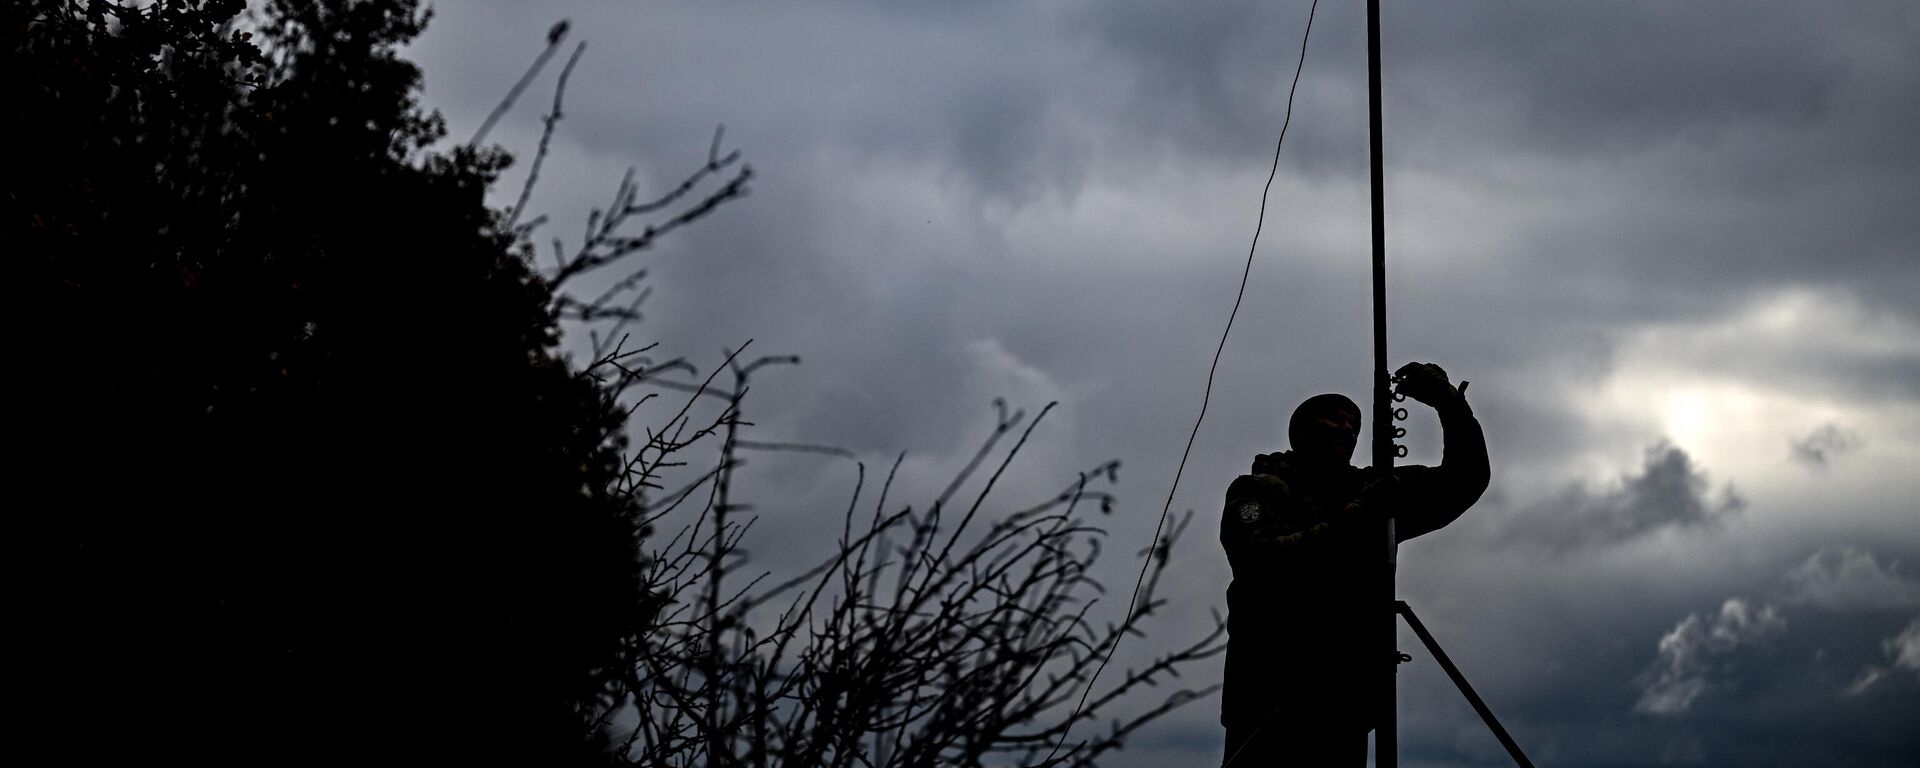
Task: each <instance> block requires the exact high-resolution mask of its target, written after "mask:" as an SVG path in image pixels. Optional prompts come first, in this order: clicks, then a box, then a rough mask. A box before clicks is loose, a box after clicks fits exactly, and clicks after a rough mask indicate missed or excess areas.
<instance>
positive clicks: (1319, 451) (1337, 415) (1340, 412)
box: [1293, 403, 1360, 464]
mask: <svg viewBox="0 0 1920 768" xmlns="http://www.w3.org/2000/svg"><path fill="white" fill-rule="evenodd" d="M1300 416H1301V418H1300V419H1298V420H1297V421H1296V422H1295V425H1296V427H1298V429H1297V431H1296V432H1295V434H1294V435H1293V452H1294V453H1296V454H1299V455H1300V457H1301V458H1303V459H1306V460H1307V461H1309V462H1312V463H1315V464H1347V463H1349V462H1351V461H1352V460H1353V449H1354V446H1355V445H1357V444H1358V443H1359V440H1360V413H1359V412H1358V411H1356V410H1353V409H1351V408H1348V407H1346V406H1345V405H1342V404H1337V403H1327V404H1325V405H1318V406H1315V407H1312V408H1310V409H1309V410H1306V411H1304V412H1302V413H1301V414H1300Z"/></svg>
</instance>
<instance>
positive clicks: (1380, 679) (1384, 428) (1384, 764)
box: [1365, 0, 1400, 768]
mask: <svg viewBox="0 0 1920 768" xmlns="http://www.w3.org/2000/svg"><path fill="white" fill-rule="evenodd" d="M1367 150H1368V156H1369V159H1370V160H1371V164H1372V166H1373V167H1372V181H1373V467H1374V470H1375V471H1377V472H1383V473H1384V472H1391V471H1392V470H1393V459H1394V453H1395V449H1394V444H1393V436H1394V430H1393V415H1392V414H1393V395H1392V393H1391V391H1390V389H1389V383H1388V374H1387V214H1386V205H1385V202H1384V200H1383V197H1382V188H1383V187H1384V186H1385V185H1384V184H1383V183H1382V181H1381V172H1380V168H1381V160H1380V0H1367ZM1385 539H1386V541H1385V543H1386V555H1387V557H1386V561H1385V562H1384V563H1382V564H1381V577H1380V581H1381V585H1380V595H1379V609H1380V610H1379V615H1378V617H1377V618H1376V619H1375V623H1376V624H1377V625H1378V626H1379V630H1378V631H1379V632H1381V633H1383V636H1382V637H1381V638H1380V639H1381V640H1382V641H1384V642H1383V643H1382V644H1381V648H1380V653H1379V654H1378V655H1377V656H1375V661H1374V662H1373V663H1372V664H1371V665H1370V666H1372V667H1373V670H1369V671H1370V672H1371V673H1372V674H1373V675H1376V676H1377V677H1375V678H1374V679H1370V680H1368V681H1366V683H1365V684H1366V685H1370V686H1378V690H1379V695H1378V698H1377V701H1378V702H1379V706H1380V707H1381V713H1380V716H1379V719H1378V720H1377V721H1376V722H1377V726H1376V729H1375V731H1374V736H1373V755H1374V757H1373V761H1374V762H1373V764H1374V765H1375V766H1376V768H1395V767H1396V766H1398V765H1399V763H1400V757H1399V751H1400V736H1399V733H1398V731H1397V729H1398V727H1399V724H1398V722H1397V717H1396V716H1397V712H1396V708H1397V704H1398V701H1397V699H1398V698H1399V691H1398V686H1397V681H1396V680H1395V677H1396V676H1397V674H1398V669H1397V667H1398V666H1399V661H1398V658H1399V651H1398V650H1397V649H1398V643H1397V642H1396V638H1395V635H1396V633H1397V632H1398V630H1399V616H1398V615H1397V613H1396V612H1395V605H1396V604H1397V603H1398V598H1397V597H1396V596H1395V595H1394V584H1393V580H1394V569H1395V567H1396V565H1395V564H1396V561H1397V560H1398V558H1399V550H1400V544H1399V540H1398V538H1397V537H1395V536H1394V521H1393V518H1387V522H1386V531H1385Z"/></svg>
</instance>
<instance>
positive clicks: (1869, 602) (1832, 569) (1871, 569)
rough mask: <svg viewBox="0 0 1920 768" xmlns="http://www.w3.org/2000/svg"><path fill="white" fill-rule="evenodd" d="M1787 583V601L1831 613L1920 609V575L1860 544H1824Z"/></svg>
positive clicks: (1794, 570) (1792, 574)
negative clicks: (1909, 572) (1906, 570)
mask: <svg viewBox="0 0 1920 768" xmlns="http://www.w3.org/2000/svg"><path fill="white" fill-rule="evenodd" d="M1786 582H1787V586H1786V592H1785V599H1786V600H1787V601H1788V602H1790V603H1793V604H1799V605H1809V606H1813V607H1815V608H1820V609H1822V610H1826V611H1830V612H1840V613H1851V612H1858V611H1871V610H1901V609H1914V608H1920V578H1916V577H1914V576H1910V575H1908V574H1906V573H1905V572H1903V570H1902V569H1901V565H1900V563H1899V562H1898V561H1892V562H1885V563H1883V562H1881V561H1880V559H1879V558H1877V557H1876V556H1875V555H1874V554H1873V552H1872V551H1870V550H1867V549H1862V548H1860V547H1852V546H1840V545H1834V546H1826V547H1821V548H1820V549H1818V550H1815V551H1814V553H1813V554H1811V555H1809V556H1808V557H1807V559H1806V561H1805V562H1803V563H1801V564H1799V565H1797V566H1795V567H1794V568H1793V570H1791V571H1788V572H1787V575H1786Z"/></svg>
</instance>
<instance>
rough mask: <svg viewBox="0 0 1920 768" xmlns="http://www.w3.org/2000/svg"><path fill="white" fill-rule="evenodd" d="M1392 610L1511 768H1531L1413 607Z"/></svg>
mask: <svg viewBox="0 0 1920 768" xmlns="http://www.w3.org/2000/svg"><path fill="white" fill-rule="evenodd" d="M1394 608H1395V609H1396V610H1398V611H1399V612H1400V615H1402V616H1405V617H1407V626H1409V627H1412V628H1413V633H1414V634H1416V635H1419V636H1420V642H1422V643H1425V644H1426V646H1427V650H1428V651H1429V652H1431V653H1432V654H1433V660H1434V661H1438V662H1440V668H1441V669H1444V670H1446V671H1447V677H1451V678H1453V684H1454V686H1455V687H1457V688H1459V689H1460V693H1462V694H1464V695H1465V696H1466V697H1467V703H1468V704H1472V705H1473V711H1475V712H1478V713H1480V719H1481V720H1484V721H1486V723H1487V729H1488V730H1491V731H1493V735H1494V737H1495V738H1498V739H1499V740H1500V746H1503V747H1506V748H1507V755H1509V756H1511V757H1512V758H1513V762H1514V764H1515V765H1518V766H1520V768H1533V761H1531V760H1528V759H1527V756H1526V755H1525V754H1524V753H1522V752H1521V751H1520V745H1519V744H1516V743H1514V741H1513V737H1512V736H1509V735H1507V729H1505V728H1502V727H1500V721H1499V720H1497V719H1495V718H1494V716H1493V710H1491V709H1488V708H1487V703H1486V702H1484V701H1481V700H1480V694H1477V693H1474V692H1473V686H1471V685H1467V678H1466V676H1465V675H1462V674H1460V668H1459V667H1456V666H1454V665H1453V659H1449V658H1447V652H1446V651H1443V650H1440V641H1438V640H1435V639H1433V633H1431V632H1428V631H1427V625H1425V624H1421V623H1420V617H1418V616H1415V615H1413V607H1412V606H1409V605H1407V604H1406V603H1402V602H1396V603H1394Z"/></svg>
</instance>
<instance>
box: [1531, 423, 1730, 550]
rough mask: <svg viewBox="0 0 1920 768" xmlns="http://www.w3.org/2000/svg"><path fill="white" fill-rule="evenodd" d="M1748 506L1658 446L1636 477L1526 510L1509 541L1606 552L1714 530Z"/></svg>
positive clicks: (1666, 446)
mask: <svg viewBox="0 0 1920 768" xmlns="http://www.w3.org/2000/svg"><path fill="white" fill-rule="evenodd" d="M1746 505H1747V502H1746V500H1745V499H1743V498H1741V497H1740V495H1739V494H1737V493H1736V492H1734V490H1733V488H1732V486H1725V487H1723V488H1722V489H1721V490H1720V491H1719V492H1717V493H1716V492H1714V491H1713V490H1712V488H1711V484H1710V483H1709V481H1708V478H1707V474H1706V473H1705V472H1704V471H1702V470H1699V469H1696V468H1695V467H1694V464H1693V460H1692V459H1691V458H1690V457H1688V455H1687V452H1686V451H1683V450H1681V449H1680V448H1678V447H1676V446H1674V445H1672V444H1670V443H1665V442H1662V443H1657V444H1655V445H1653V446H1652V447H1650V448H1648V449H1647V451H1646V458H1645V463H1644V465H1643V466H1642V467H1641V469H1640V472H1639V473H1637V474H1633V473H1629V474H1625V475H1622V476H1621V477H1620V479H1619V481H1618V482H1617V483H1616V484H1615V485H1613V486H1611V487H1608V488H1603V489H1600V490H1597V491H1596V490H1592V489H1589V488H1587V487H1586V486H1584V485H1582V484H1579V483H1575V484H1573V485H1571V486H1568V487H1567V489H1566V490H1565V491H1564V492H1562V493H1561V494H1560V495H1559V496H1556V497H1553V498H1550V499H1547V500H1545V501H1542V502H1539V503H1537V504H1534V505H1532V506H1530V507H1529V508H1528V509H1527V510H1526V511H1525V512H1523V513H1522V514H1521V515H1520V516H1519V517H1518V518H1517V519H1515V520H1514V522H1513V524H1512V527H1511V528H1509V529H1508V536H1509V538H1510V539H1511V540H1514V541H1520V542H1526V543H1533V544H1539V545H1544V546H1546V547H1549V548H1552V549H1554V550H1558V551H1567V550H1574V549H1581V548H1586V547H1597V546H1607V545H1612V544H1620V543H1623V542H1628V541H1633V540H1636V539H1640V538H1643V537H1646V536H1650V535H1653V534H1655V533H1658V532H1661V531H1668V530H1674V531H1686V530H1700V529H1714V528H1717V527H1719V526H1721V525H1722V524H1724V523H1725V522H1726V520H1727V519H1728V518H1729V517H1730V516H1731V515H1734V514H1736V513H1738V512H1739V511H1740V510H1741V509H1743V508H1745V507H1746Z"/></svg>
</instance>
